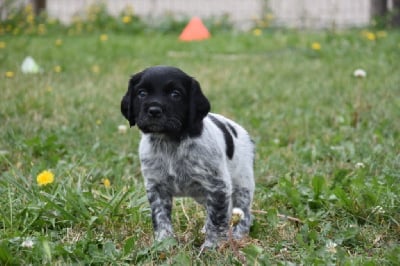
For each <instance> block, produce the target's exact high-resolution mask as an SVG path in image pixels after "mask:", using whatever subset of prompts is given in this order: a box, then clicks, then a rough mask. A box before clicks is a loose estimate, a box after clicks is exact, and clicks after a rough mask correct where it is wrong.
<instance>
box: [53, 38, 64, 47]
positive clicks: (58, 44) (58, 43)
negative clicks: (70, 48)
mask: <svg viewBox="0 0 400 266" xmlns="http://www.w3.org/2000/svg"><path fill="white" fill-rule="evenodd" d="M54 44H55V45H56V46H61V45H62V44H63V41H62V40H61V39H57V40H56V41H55V42H54Z"/></svg>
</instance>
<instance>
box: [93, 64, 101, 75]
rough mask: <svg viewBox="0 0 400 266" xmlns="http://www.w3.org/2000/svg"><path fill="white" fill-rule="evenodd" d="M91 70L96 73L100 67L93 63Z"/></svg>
mask: <svg viewBox="0 0 400 266" xmlns="http://www.w3.org/2000/svg"><path fill="white" fill-rule="evenodd" d="M92 72H93V73H95V74H98V73H99V72H100V67H99V66H98V65H93V66H92Z"/></svg>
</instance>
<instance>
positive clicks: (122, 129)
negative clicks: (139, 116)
mask: <svg viewBox="0 0 400 266" xmlns="http://www.w3.org/2000/svg"><path fill="white" fill-rule="evenodd" d="M127 131H128V127H127V126H126V125H119V126H118V132H119V133H121V134H125V133H126V132H127Z"/></svg>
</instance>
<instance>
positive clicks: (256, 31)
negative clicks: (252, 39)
mask: <svg viewBox="0 0 400 266" xmlns="http://www.w3.org/2000/svg"><path fill="white" fill-rule="evenodd" d="M261 34H262V30H260V29H254V30H253V35H254V36H260V35H261Z"/></svg>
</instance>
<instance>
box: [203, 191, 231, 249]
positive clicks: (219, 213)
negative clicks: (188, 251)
mask: <svg viewBox="0 0 400 266" xmlns="http://www.w3.org/2000/svg"><path fill="white" fill-rule="evenodd" d="M206 208H207V220H206V225H205V231H206V239H205V241H204V243H203V245H202V247H201V250H204V249H205V248H214V247H217V246H218V244H219V241H221V240H224V239H226V238H227V233H228V230H229V220H230V209H231V199H230V193H228V191H227V190H226V189H221V190H217V191H213V192H212V193H210V194H209V195H208V197H207V203H206Z"/></svg>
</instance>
